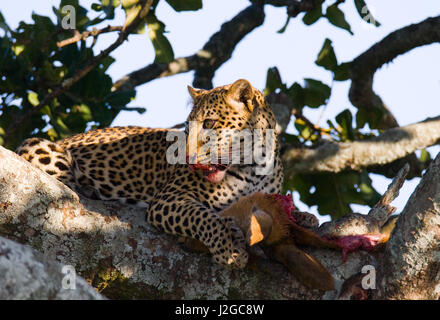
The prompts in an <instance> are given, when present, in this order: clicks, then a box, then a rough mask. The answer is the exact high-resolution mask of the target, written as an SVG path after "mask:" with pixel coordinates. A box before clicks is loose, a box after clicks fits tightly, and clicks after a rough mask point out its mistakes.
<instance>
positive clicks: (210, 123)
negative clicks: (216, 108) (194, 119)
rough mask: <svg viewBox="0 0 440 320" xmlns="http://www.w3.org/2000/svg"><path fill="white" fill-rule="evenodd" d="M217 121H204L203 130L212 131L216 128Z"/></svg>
mask: <svg viewBox="0 0 440 320" xmlns="http://www.w3.org/2000/svg"><path fill="white" fill-rule="evenodd" d="M214 124H215V120H212V119H206V120H205V121H203V129H212V128H213V127H214Z"/></svg>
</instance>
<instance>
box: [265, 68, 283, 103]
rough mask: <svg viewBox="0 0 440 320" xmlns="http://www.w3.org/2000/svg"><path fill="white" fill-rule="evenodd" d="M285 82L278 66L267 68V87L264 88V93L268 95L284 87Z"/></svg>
mask: <svg viewBox="0 0 440 320" xmlns="http://www.w3.org/2000/svg"><path fill="white" fill-rule="evenodd" d="M283 85H284V84H283V82H282V81H281V76H280V72H279V71H278V68H277V67H272V68H269V69H268V70H267V75H266V88H265V89H264V95H266V96H267V95H268V94H270V93H273V92H275V91H276V89H279V88H281V87H283Z"/></svg>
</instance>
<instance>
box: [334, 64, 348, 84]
mask: <svg viewBox="0 0 440 320" xmlns="http://www.w3.org/2000/svg"><path fill="white" fill-rule="evenodd" d="M333 75H334V77H333V79H335V80H336V81H345V80H348V79H350V63H349V62H345V63H341V64H340V65H338V66H336V68H334V69H333Z"/></svg>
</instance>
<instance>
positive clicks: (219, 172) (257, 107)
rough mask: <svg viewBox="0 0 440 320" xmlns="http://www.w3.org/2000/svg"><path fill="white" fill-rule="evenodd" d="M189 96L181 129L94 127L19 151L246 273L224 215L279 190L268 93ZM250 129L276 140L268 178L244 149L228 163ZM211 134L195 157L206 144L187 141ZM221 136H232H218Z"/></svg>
mask: <svg viewBox="0 0 440 320" xmlns="http://www.w3.org/2000/svg"><path fill="white" fill-rule="evenodd" d="M188 91H189V95H190V96H191V98H190V99H191V100H192V109H191V111H190V113H189V115H188V118H187V121H186V126H185V129H184V130H181V129H170V128H146V127H138V126H124V127H108V128H101V129H93V130H89V131H88V132H85V133H79V134H75V135H73V136H70V137H67V138H64V139H61V140H58V141H49V140H46V139H44V138H39V137H32V138H28V139H26V140H25V141H24V142H23V143H22V144H21V145H20V146H19V147H18V148H17V149H16V153H17V154H18V155H20V156H21V157H23V158H24V159H25V160H27V161H29V162H30V163H31V164H32V165H34V166H35V167H37V168H39V169H41V170H42V171H44V172H45V173H47V174H49V175H51V176H53V177H54V178H56V179H58V180H59V181H61V182H63V183H64V184H65V185H67V186H68V187H70V188H71V189H72V190H74V191H75V192H77V193H80V194H82V195H84V196H86V197H88V198H91V199H98V200H118V201H120V202H122V203H124V204H128V205H137V206H140V207H144V208H145V210H146V211H145V217H146V221H147V223H149V224H151V225H152V226H154V227H156V228H157V229H159V230H161V231H163V232H165V233H168V234H171V235H174V236H177V237H179V238H184V239H185V238H186V239H188V238H189V239H195V240H197V241H199V242H201V243H202V244H203V245H204V246H205V247H206V248H207V249H208V251H209V252H210V254H211V256H212V259H213V260H214V261H215V262H216V263H218V264H220V265H226V266H230V267H233V268H238V269H241V268H244V267H245V266H246V264H247V261H248V258H249V255H248V252H247V248H246V242H245V239H244V236H243V232H242V231H241V230H240V229H239V228H238V227H237V225H236V224H235V222H234V220H233V218H231V217H222V216H221V215H220V214H219V213H220V212H221V211H222V210H224V209H225V208H227V207H228V206H230V205H231V204H232V203H234V202H236V201H237V200H238V199H240V198H241V197H244V196H247V195H250V194H252V193H254V192H263V193H264V192H266V193H280V192H281V186H282V181H283V167H282V162H281V157H280V142H279V138H278V135H277V133H276V126H277V122H276V119H275V116H274V113H273V111H272V109H271V106H270V105H269V104H268V103H267V101H266V99H265V97H264V95H263V93H261V92H260V91H259V90H258V89H256V88H254V87H253V86H252V85H251V84H250V82H249V81H248V80H245V79H240V80H237V81H235V82H234V83H232V84H228V85H224V86H219V87H216V88H213V89H196V88H193V87H191V86H188ZM189 124H191V125H189ZM226 129H227V130H226ZM245 129H247V130H250V131H252V130H259V131H260V132H262V134H261V135H259V137H260V138H259V139H255V140H258V141H260V143H261V145H263V146H265V143H266V141H271V142H272V144H271V147H270V148H266V149H264V150H265V151H264V152H266V155H265V156H267V158H270V159H272V160H271V163H270V168H271V170H267V172H265V173H264V174H262V173H261V172H259V169H260V171H261V167H262V165H261V164H260V163H257V162H256V161H255V160H254V159H251V160H250V161H247V162H244V161H242V160H243V157H242V153H240V152H242V149H241V148H240V151H239V153H238V154H239V155H238V157H236V160H237V158H238V161H235V162H234V161H232V160H231V159H226V160H224V158H225V157H224V154H228V153H230V152H231V144H232V141H233V140H234V139H235V138H236V137H237V134H239V133H242V132H244V130H245ZM207 130H210V132H214V133H218V134H219V136H221V137H222V138H220V141H221V143H218V146H219V147H218V148H217V149H216V148H215V147H214V148H212V150H214V151H212V154H211V157H210V158H209V159H210V160H209V159H208V158H206V157H205V158H203V157H202V156H201V157H200V158H197V156H198V154H199V153H200V152H199V151H200V148H201V147H203V144H201V143H199V142H200V141H199V140H198V139H197V138H196V140H195V141H196V143H195V146H193V147H192V149H191V145H190V143H189V141H190V140H191V139H190V138H189V137H190V136H193V137H194V136H196V137H197V136H198V135H201V133H202V132H203V131H207ZM224 131H227V132H229V133H228V134H221V133H222V132H224ZM267 132H274V133H273V134H272V140H270V139H266V140H265V139H264V138H265V137H268V136H269V135H267V134H266V133H267ZM170 137H171V138H170ZM179 137H180V140H179ZM182 137H183V138H182ZM185 137H186V138H185ZM182 139H183V143H182ZM235 140H237V139H235ZM239 140H240V141H241V143H243V139H239ZM178 143H180V144H178ZM176 145H178V146H181V145H183V146H182V147H181V148H180V149H178V148H176ZM240 146H241V147H242V145H240ZM173 148H174V149H175V150H174V149H173ZM251 148H253V145H252V146H251ZM170 150H171V151H172V150H174V152H170ZM178 150H183V151H182V152H183V156H182V155H180V158H179V159H181V160H182V159H183V160H182V161H177V162H176V161H170V158H171V159H173V160H175V158H176V157H175V155H176V153H178V152H177V151H178ZM219 150H220V151H222V152H224V154H223V153H222V157H223V158H222V159H221V160H222V161H220V162H219V161H217V162H216V161H214V160H215V157H213V156H215V151H219ZM191 152H193V154H191ZM264 152H263V154H264ZM269 156H270V157H269ZM226 158H227V157H226ZM203 159H204V160H205V161H204V162H203V161H202V160H203ZM217 160H218V159H217ZM223 160H224V161H223ZM175 162H176V163H175ZM263 166H264V165H263ZM267 167H269V165H267ZM263 171H264V170H263Z"/></svg>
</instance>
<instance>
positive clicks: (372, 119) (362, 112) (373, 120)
mask: <svg viewBox="0 0 440 320" xmlns="http://www.w3.org/2000/svg"><path fill="white" fill-rule="evenodd" d="M382 116H383V111H382V110H380V109H377V108H374V109H368V110H366V109H363V108H362V109H358V111H357V113H356V127H357V128H358V129H361V128H363V127H364V126H365V125H366V124H367V123H368V125H369V127H370V129H377V127H378V126H379V124H380V121H381V120H382Z"/></svg>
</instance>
